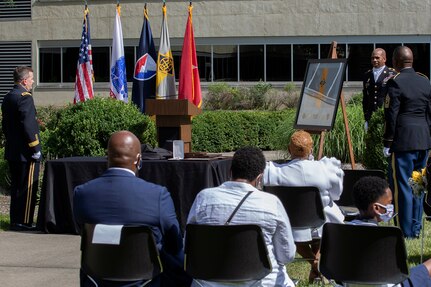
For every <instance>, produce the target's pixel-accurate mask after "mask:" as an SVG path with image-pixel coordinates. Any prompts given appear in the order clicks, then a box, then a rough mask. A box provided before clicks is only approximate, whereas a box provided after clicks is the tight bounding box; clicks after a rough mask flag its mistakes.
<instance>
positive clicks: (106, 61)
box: [91, 47, 127, 83]
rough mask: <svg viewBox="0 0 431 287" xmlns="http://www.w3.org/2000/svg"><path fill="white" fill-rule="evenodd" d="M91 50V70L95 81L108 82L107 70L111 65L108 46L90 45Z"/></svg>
mask: <svg viewBox="0 0 431 287" xmlns="http://www.w3.org/2000/svg"><path fill="white" fill-rule="evenodd" d="M91 50H92V53H93V70H94V79H95V81H96V82H108V83H109V79H110V77H109V74H110V72H109V71H110V65H111V58H110V55H109V47H91ZM126 72H127V71H126Z"/></svg>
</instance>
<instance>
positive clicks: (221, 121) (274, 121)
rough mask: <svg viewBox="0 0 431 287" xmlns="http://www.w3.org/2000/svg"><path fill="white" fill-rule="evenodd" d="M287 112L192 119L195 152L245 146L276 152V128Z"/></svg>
mask: <svg viewBox="0 0 431 287" xmlns="http://www.w3.org/2000/svg"><path fill="white" fill-rule="evenodd" d="M290 113H291V112H290V111H278V112H267V111H206V112H204V113H202V114H200V115H199V116H196V117H194V118H193V131H192V146H193V150H194V151H206V152H226V151H234V150H237V149H238V148H240V147H242V146H246V145H252V146H257V147H260V148H261V149H264V150H268V149H270V150H272V149H275V148H276V146H275V144H274V143H275V142H276V140H275V138H274V137H275V136H276V132H275V129H276V128H277V127H278V126H279V124H280V123H281V122H282V121H284V120H285V119H286V118H287V117H289V114H290Z"/></svg>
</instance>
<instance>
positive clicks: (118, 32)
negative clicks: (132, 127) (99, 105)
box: [109, 4, 128, 103]
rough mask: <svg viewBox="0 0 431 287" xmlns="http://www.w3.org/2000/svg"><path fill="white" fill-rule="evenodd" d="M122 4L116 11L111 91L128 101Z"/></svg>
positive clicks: (119, 98) (118, 97)
mask: <svg viewBox="0 0 431 287" xmlns="http://www.w3.org/2000/svg"><path fill="white" fill-rule="evenodd" d="M120 9H121V8H120V5H119V4H117V10H116V13H115V23H114V34H113V36H112V56H111V71H110V92H109V95H110V96H111V97H112V98H115V99H117V100H120V101H123V102H125V103H127V101H128V99H127V77H126V60H125V58H124V46H123V31H122V28H121V19H120V11H121V10H120Z"/></svg>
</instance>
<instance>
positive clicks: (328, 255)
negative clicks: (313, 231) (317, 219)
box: [319, 223, 409, 285]
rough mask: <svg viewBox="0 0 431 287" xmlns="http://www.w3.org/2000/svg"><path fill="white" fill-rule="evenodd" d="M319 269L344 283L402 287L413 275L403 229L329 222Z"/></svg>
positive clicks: (321, 250) (326, 227)
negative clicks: (399, 286)
mask: <svg viewBox="0 0 431 287" xmlns="http://www.w3.org/2000/svg"><path fill="white" fill-rule="evenodd" d="M319 270H320V272H321V273H322V274H323V275H324V276H325V277H326V278H328V279H333V280H335V281H337V282H343V283H344V284H376V285H377V284H398V283H400V282H402V281H404V280H405V279H407V278H408V276H409V269H408V267H407V252H406V248H405V245H404V237H403V235H402V232H401V229H399V228H398V227H395V226H363V225H352V224H338V223H326V224H325V225H324V226H323V235H322V240H321V242H320V260H319Z"/></svg>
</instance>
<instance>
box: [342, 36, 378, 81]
mask: <svg viewBox="0 0 431 287" xmlns="http://www.w3.org/2000/svg"><path fill="white" fill-rule="evenodd" d="M348 49H349V55H348V57H349V63H348V66H347V68H348V80H349V81H362V80H363V78H364V74H365V72H367V71H368V70H369V69H371V67H372V66H371V53H372V52H373V44H349V48H348Z"/></svg>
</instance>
